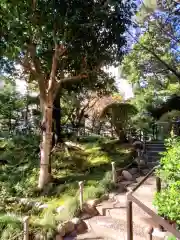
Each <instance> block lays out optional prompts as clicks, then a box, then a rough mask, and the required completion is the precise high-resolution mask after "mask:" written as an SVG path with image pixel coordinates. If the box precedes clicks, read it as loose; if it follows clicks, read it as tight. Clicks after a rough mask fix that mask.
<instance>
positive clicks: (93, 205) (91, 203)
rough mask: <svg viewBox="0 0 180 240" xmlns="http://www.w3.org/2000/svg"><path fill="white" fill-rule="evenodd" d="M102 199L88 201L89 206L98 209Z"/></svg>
mask: <svg viewBox="0 0 180 240" xmlns="http://www.w3.org/2000/svg"><path fill="white" fill-rule="evenodd" d="M100 202H101V201H100V199H98V198H95V199H91V200H88V201H87V204H88V205H89V206H91V207H96V206H97V205H98V204H99V203H100Z"/></svg>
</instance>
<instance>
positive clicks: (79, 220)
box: [71, 217, 81, 225]
mask: <svg viewBox="0 0 180 240" xmlns="http://www.w3.org/2000/svg"><path fill="white" fill-rule="evenodd" d="M71 222H72V223H74V225H77V224H79V223H80V222H81V219H80V218H77V217H75V218H73V219H72V220H71Z"/></svg>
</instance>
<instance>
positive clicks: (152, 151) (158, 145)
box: [146, 141, 165, 166]
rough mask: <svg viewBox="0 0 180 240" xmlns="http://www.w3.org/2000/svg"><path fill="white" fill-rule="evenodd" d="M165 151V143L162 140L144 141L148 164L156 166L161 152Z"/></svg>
mask: <svg viewBox="0 0 180 240" xmlns="http://www.w3.org/2000/svg"><path fill="white" fill-rule="evenodd" d="M164 151H165V145H164V142H162V141H151V142H147V143H146V155H147V157H148V164H149V165H152V166H156V165H158V163H159V160H160V158H161V153H162V152H164Z"/></svg>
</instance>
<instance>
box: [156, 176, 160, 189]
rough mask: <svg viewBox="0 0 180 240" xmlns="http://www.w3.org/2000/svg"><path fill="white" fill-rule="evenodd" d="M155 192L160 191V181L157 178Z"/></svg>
mask: <svg viewBox="0 0 180 240" xmlns="http://www.w3.org/2000/svg"><path fill="white" fill-rule="evenodd" d="M156 191H157V192H160V191H161V179H160V178H159V177H156Z"/></svg>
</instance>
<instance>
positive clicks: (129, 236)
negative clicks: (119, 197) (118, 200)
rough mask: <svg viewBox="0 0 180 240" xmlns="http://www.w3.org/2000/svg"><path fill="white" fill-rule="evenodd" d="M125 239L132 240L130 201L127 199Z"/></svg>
mask: <svg viewBox="0 0 180 240" xmlns="http://www.w3.org/2000/svg"><path fill="white" fill-rule="evenodd" d="M126 211H127V240H133V219H132V218H133V216H132V201H130V200H128V199H127V210H126Z"/></svg>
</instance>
